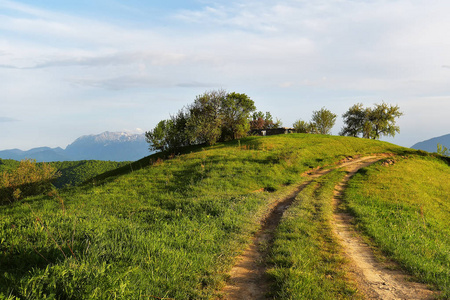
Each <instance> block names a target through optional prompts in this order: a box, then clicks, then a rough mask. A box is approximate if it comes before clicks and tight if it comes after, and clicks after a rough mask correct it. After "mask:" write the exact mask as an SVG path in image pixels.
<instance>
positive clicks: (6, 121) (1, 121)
mask: <svg viewBox="0 0 450 300" xmlns="http://www.w3.org/2000/svg"><path fill="white" fill-rule="evenodd" d="M18 121H19V120H17V119H14V118H8V117H0V123H10V122H18Z"/></svg>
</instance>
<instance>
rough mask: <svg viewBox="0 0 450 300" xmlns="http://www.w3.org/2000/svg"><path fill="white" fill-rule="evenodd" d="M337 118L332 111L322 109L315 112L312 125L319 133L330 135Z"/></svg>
mask: <svg viewBox="0 0 450 300" xmlns="http://www.w3.org/2000/svg"><path fill="white" fill-rule="evenodd" d="M336 117H337V116H336V115H335V114H333V113H332V112H331V111H329V110H328V109H326V108H325V107H322V108H321V109H320V110H318V111H314V112H313V115H312V121H311V124H312V126H313V127H315V128H316V130H317V133H319V134H330V131H331V128H333V126H334V123H335V122H336Z"/></svg>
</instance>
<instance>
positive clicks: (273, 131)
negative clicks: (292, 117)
mask: <svg viewBox="0 0 450 300" xmlns="http://www.w3.org/2000/svg"><path fill="white" fill-rule="evenodd" d="M289 133H295V129H294V128H289V127H280V128H270V129H254V130H252V131H251V132H250V134H251V135H260V136H266V135H277V134H289Z"/></svg>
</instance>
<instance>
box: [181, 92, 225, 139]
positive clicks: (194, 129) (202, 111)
mask: <svg viewBox="0 0 450 300" xmlns="http://www.w3.org/2000/svg"><path fill="white" fill-rule="evenodd" d="M226 95H227V93H226V92H225V91H224V90H217V91H210V92H206V93H204V94H203V95H200V96H197V98H196V99H195V101H194V103H193V104H192V105H191V106H189V108H188V109H189V112H190V118H189V120H188V122H187V127H188V132H189V136H190V140H191V143H194V144H202V143H207V144H209V145H213V144H215V143H216V142H217V141H218V140H219V138H220V136H221V135H222V120H223V116H222V110H221V107H222V103H223V102H224V100H225V98H226Z"/></svg>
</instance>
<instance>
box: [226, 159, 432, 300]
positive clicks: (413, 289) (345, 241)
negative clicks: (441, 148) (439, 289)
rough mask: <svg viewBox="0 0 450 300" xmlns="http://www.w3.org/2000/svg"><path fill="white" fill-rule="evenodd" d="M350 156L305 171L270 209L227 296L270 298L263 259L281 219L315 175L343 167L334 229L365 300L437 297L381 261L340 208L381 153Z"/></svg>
mask: <svg viewBox="0 0 450 300" xmlns="http://www.w3.org/2000/svg"><path fill="white" fill-rule="evenodd" d="M386 156H389V155H377V156H367V157H356V158H354V157H347V158H346V159H344V160H342V161H340V162H338V163H337V164H336V165H335V166H333V167H332V168H331V169H321V168H316V169H313V170H311V171H308V172H306V173H304V174H303V175H302V176H306V177H308V180H307V181H306V182H303V183H302V184H301V185H300V186H299V187H298V188H297V189H296V190H295V191H294V192H293V193H291V194H290V195H289V196H287V197H286V198H283V199H280V200H279V201H277V202H275V203H274V204H273V205H272V207H270V208H269V213H268V214H267V216H266V218H265V219H264V220H263V222H262V227H261V229H260V230H259V231H258V232H257V233H256V235H255V236H254V238H253V241H252V243H251V244H250V246H249V247H248V248H247V249H246V250H245V251H244V253H243V254H242V255H240V256H239V257H238V258H237V263H236V265H235V266H234V267H233V268H232V270H231V272H230V279H229V281H228V285H227V286H226V287H225V288H224V289H223V291H222V292H223V296H224V298H225V299H228V300H234V299H255V300H262V299H267V298H266V295H267V292H268V291H269V287H270V282H269V280H268V278H267V277H266V275H265V269H266V268H265V263H264V262H265V258H266V256H267V251H268V249H269V248H270V244H271V241H272V239H273V237H274V231H275V229H276V228H277V226H278V224H279V223H280V221H281V218H282V216H283V213H284V212H285V211H286V209H287V208H288V207H289V206H290V205H291V204H292V202H293V201H294V200H295V197H296V196H297V194H298V193H300V192H301V191H302V190H303V189H304V188H305V187H306V186H308V185H309V184H310V183H311V182H313V180H314V179H316V178H318V177H320V176H323V175H325V174H327V173H329V172H330V171H331V170H332V169H336V168H345V170H346V171H347V172H348V174H347V175H346V177H345V178H344V179H343V181H342V182H341V183H340V184H339V185H338V186H337V187H336V191H335V196H334V199H333V201H334V205H335V208H336V209H335V219H334V222H333V223H334V224H333V225H334V226H333V231H334V233H335V235H336V236H337V238H338V240H339V241H340V242H341V245H342V246H343V248H344V252H345V255H346V256H347V257H348V260H349V262H350V265H351V269H352V271H351V274H350V276H351V277H352V278H353V280H354V281H355V282H356V283H357V285H358V288H359V291H360V292H361V293H362V294H363V295H364V297H365V298H367V299H433V298H434V297H433V296H434V294H433V292H432V291H430V290H428V289H427V288H426V286H424V285H422V284H418V283H414V282H411V281H410V278H408V277H407V276H406V275H404V274H403V273H402V272H401V271H399V270H392V269H398V267H397V266H395V264H393V263H390V264H389V265H387V264H384V263H383V264H382V263H380V262H378V261H377V259H376V258H375V256H374V254H373V252H372V250H371V248H370V247H369V246H368V245H367V244H365V243H364V242H363V241H362V239H361V238H360V237H358V235H357V233H356V232H355V231H354V229H353V227H352V225H351V223H352V217H351V216H350V215H348V214H346V213H345V212H342V211H340V210H339V209H337V208H338V206H339V203H340V195H341V194H342V191H343V190H344V189H345V186H346V183H347V182H348V180H349V179H350V178H351V176H353V175H354V174H355V173H356V172H357V171H358V170H359V169H360V168H363V167H366V166H368V165H370V164H372V163H374V162H376V161H379V160H381V159H382V158H383V157H386Z"/></svg>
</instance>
